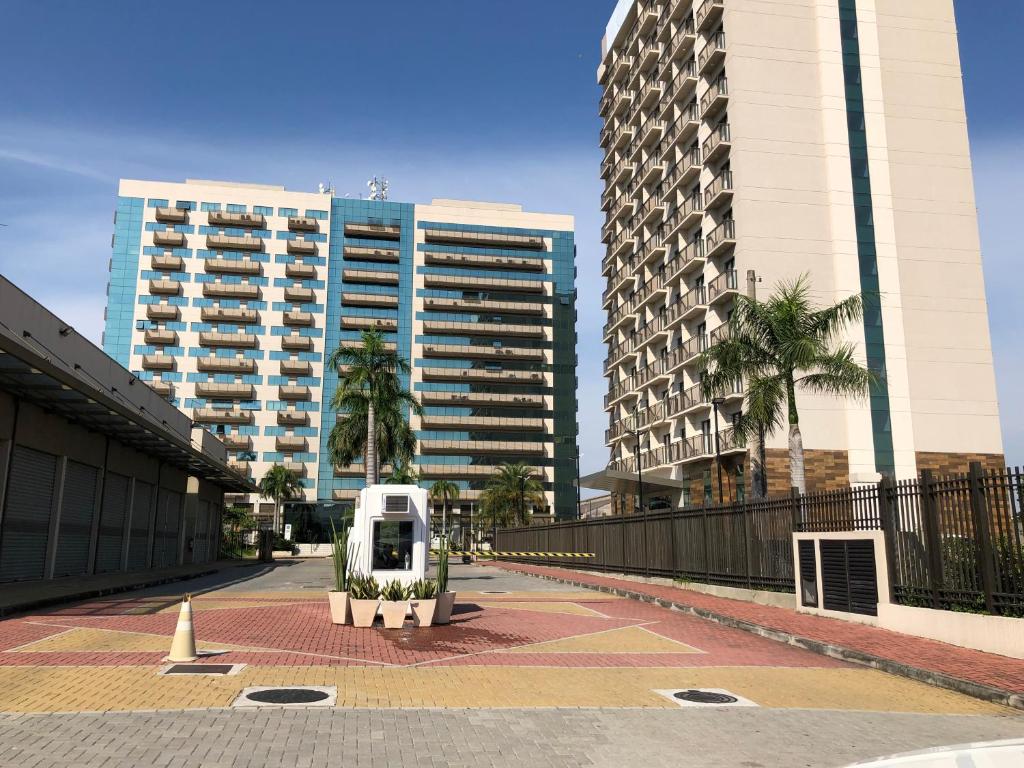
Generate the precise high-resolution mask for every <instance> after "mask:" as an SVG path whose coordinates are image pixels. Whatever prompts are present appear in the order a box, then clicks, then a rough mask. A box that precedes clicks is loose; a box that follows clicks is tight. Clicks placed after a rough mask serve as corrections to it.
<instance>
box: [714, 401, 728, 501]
mask: <svg viewBox="0 0 1024 768" xmlns="http://www.w3.org/2000/svg"><path fill="white" fill-rule="evenodd" d="M724 403H725V398H724V397H716V398H713V399H712V400H711V405H712V406H713V407H714V411H715V461H716V462H717V463H718V503H719V504H724V503H725V500H724V498H723V493H722V442H721V440H720V439H719V437H718V409H719V407H720V406H722V405H723V404H724Z"/></svg>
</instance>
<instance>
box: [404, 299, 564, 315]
mask: <svg viewBox="0 0 1024 768" xmlns="http://www.w3.org/2000/svg"><path fill="white" fill-rule="evenodd" d="M396 303H397V302H396ZM423 306H424V308H425V309H436V310H444V311H449V312H451V311H462V312H485V313H490V312H493V313H496V314H502V315H541V316H542V315H546V314H547V306H548V305H546V304H540V303H537V302H531V301H492V300H490V299H479V298H466V297H462V298H461V299H454V298H451V299H449V298H441V297H434V296H432V297H427V298H425V299H423Z"/></svg>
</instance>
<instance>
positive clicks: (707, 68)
mask: <svg viewBox="0 0 1024 768" xmlns="http://www.w3.org/2000/svg"><path fill="white" fill-rule="evenodd" d="M723 61H725V33H724V32H719V33H718V34H717V35H715V36H714V37H712V38H710V39H709V40H708V42H707V44H706V45H705V46H704V50H703V51H701V52H700V57H699V58H698V59H697V69H698V71H699V72H700V73H701V74H702V75H706V74H707V73H708V72H711V71H712V70H714V69H716V68H717V67H719V66H721V64H722V62H723Z"/></svg>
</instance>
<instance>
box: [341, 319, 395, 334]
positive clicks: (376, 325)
mask: <svg viewBox="0 0 1024 768" xmlns="http://www.w3.org/2000/svg"><path fill="white" fill-rule="evenodd" d="M341 327H342V328H345V329H347V330H353V329H355V330H370V329H376V330H378V331H386V332H391V333H393V332H395V331H397V330H398V320H397V319H396V318H393V317H355V316H352V315H344V316H343V317H342V318H341Z"/></svg>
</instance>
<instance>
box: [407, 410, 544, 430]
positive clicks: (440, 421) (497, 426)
mask: <svg viewBox="0 0 1024 768" xmlns="http://www.w3.org/2000/svg"><path fill="white" fill-rule="evenodd" d="M420 421H421V423H422V425H423V428H424V429H460V430H470V429H493V430H498V431H501V430H509V431H514V432H537V431H541V430H543V429H544V419H539V418H536V417H533V416H519V417H512V416H437V415H433V414H425V415H424V416H422V417H420Z"/></svg>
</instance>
